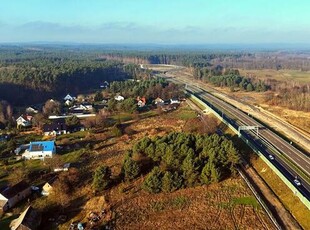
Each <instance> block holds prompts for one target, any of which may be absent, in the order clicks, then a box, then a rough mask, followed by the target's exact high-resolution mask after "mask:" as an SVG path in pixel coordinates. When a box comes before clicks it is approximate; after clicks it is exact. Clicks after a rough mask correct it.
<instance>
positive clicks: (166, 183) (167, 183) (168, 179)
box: [162, 171, 174, 192]
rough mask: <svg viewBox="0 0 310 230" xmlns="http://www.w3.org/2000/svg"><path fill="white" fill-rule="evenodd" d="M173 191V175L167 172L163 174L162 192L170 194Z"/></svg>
mask: <svg viewBox="0 0 310 230" xmlns="http://www.w3.org/2000/svg"><path fill="white" fill-rule="evenodd" d="M173 190H174V185H173V174H172V173H171V172H169V171H167V172H165V174H164V176H163V178H162V191H163V192H172V191H173Z"/></svg>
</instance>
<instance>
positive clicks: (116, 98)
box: [114, 95, 125, 101]
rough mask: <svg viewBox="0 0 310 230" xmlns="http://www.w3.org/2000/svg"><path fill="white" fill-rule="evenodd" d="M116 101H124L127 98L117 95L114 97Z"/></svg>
mask: <svg viewBox="0 0 310 230" xmlns="http://www.w3.org/2000/svg"><path fill="white" fill-rule="evenodd" d="M114 99H115V100H116V101H123V100H124V99H125V98H124V97H123V96H121V95H117V96H115V97H114Z"/></svg>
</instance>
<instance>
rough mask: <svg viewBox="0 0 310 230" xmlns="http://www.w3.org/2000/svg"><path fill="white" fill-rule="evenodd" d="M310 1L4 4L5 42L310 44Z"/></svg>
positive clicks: (3, 0) (34, 0)
mask: <svg viewBox="0 0 310 230" xmlns="http://www.w3.org/2000/svg"><path fill="white" fill-rule="evenodd" d="M309 12H310V1H309V0H0V42H1V43H3V42H38V41H41V42H43V41H46V42H78V43H112V44H116V43H133V44H139V43H143V44H146V43H157V44H220V43H226V44H227V43H237V44H243V43H247V44H255V43H307V44H308V43H310V41H309V38H310V13H309Z"/></svg>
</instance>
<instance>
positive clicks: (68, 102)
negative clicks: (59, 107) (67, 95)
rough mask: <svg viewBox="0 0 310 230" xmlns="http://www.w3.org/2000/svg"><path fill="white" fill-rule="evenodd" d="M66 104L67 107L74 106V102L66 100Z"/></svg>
mask: <svg viewBox="0 0 310 230" xmlns="http://www.w3.org/2000/svg"><path fill="white" fill-rule="evenodd" d="M64 104H65V105H66V106H70V105H72V101H70V100H66V101H65V103H64Z"/></svg>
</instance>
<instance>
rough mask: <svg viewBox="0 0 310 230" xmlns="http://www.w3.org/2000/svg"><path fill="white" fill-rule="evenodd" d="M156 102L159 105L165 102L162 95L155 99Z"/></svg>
mask: <svg viewBox="0 0 310 230" xmlns="http://www.w3.org/2000/svg"><path fill="white" fill-rule="evenodd" d="M154 104H155V105H157V104H164V100H163V99H161V98H160V97H157V98H156V99H155V100H154Z"/></svg>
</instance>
